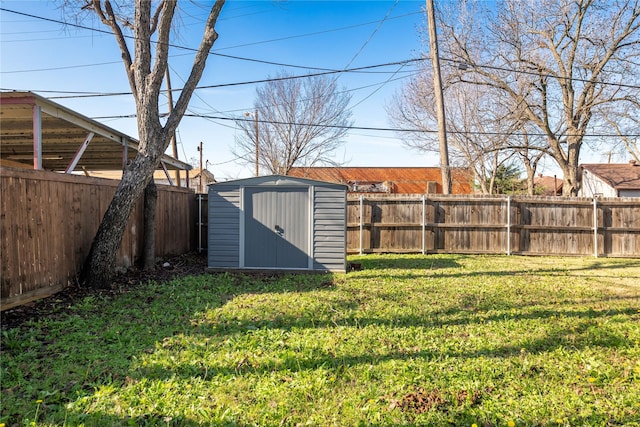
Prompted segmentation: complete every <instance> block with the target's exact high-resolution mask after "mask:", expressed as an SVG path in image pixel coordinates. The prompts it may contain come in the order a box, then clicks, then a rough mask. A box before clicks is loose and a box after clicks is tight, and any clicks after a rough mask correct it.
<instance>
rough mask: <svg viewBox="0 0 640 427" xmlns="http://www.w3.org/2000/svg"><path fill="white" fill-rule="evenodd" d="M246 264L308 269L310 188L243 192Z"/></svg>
mask: <svg viewBox="0 0 640 427" xmlns="http://www.w3.org/2000/svg"><path fill="white" fill-rule="evenodd" d="M244 194H245V196H244V212H245V233H244V236H245V237H244V265H245V267H262V268H304V269H306V268H309V224H310V221H309V190H308V188H307V187H301V188H297V187H291V188H275V189H274V188H259V187H254V188H252V187H246V188H245V190H244Z"/></svg>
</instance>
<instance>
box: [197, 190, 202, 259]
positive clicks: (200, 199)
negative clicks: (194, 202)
mask: <svg viewBox="0 0 640 427" xmlns="http://www.w3.org/2000/svg"><path fill="white" fill-rule="evenodd" d="M201 252H202V194H198V253H201Z"/></svg>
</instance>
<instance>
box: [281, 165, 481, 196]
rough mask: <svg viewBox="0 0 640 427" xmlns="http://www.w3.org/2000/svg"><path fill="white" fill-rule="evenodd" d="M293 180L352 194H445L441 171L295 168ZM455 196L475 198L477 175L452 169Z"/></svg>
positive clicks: (459, 169) (436, 168)
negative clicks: (336, 185)
mask: <svg viewBox="0 0 640 427" xmlns="http://www.w3.org/2000/svg"><path fill="white" fill-rule="evenodd" d="M289 175H290V176H295V177H299V178H308V179H314V180H318V181H325V182H335V183H340V184H346V185H348V186H349V192H350V193H378V194H380V193H383V194H384V193H388V194H442V175H441V171H440V168H438V167H424V168H422V167H407V168H402V167H380V168H378V167H309V168H305V167H294V168H291V170H290V171H289ZM451 181H452V188H451V193H452V194H471V193H472V189H473V175H472V173H471V170H470V169H467V168H452V169H451Z"/></svg>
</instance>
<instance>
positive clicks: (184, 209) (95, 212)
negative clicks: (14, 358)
mask: <svg viewBox="0 0 640 427" xmlns="http://www.w3.org/2000/svg"><path fill="white" fill-rule="evenodd" d="M0 177H1V180H0V194H1V198H2V199H1V202H2V203H0V218H1V222H0V245H1V246H0V261H1V274H2V277H1V283H0V285H1V294H0V308H1V309H2V310H5V309H8V308H11V307H14V306H16V305H20V304H23V303H25V302H28V301H31V300H33V299H37V298H41V297H44V296H48V295H51V294H53V293H55V292H58V291H59V290H61V289H63V288H64V287H66V286H67V285H68V284H70V283H73V282H74V281H75V280H76V276H77V273H78V272H79V270H80V268H81V266H82V263H83V262H84V260H85V258H86V256H87V254H88V252H89V249H90V248H91V243H92V241H93V237H94V235H95V233H96V231H97V229H98V226H99V224H100V222H101V221H102V216H103V215H104V212H105V211H106V209H107V206H108V205H109V202H110V201H111V198H112V197H113V194H114V193H115V191H116V187H117V185H118V182H117V181H113V180H107V179H100V178H90V177H85V176H76V175H65V174H59V173H53V172H44V171H32V170H19V169H12V168H4V167H2V168H0ZM195 209H196V204H195V195H194V193H193V192H192V191H191V190H187V189H182V188H176V187H168V186H164V185H159V186H158V211H157V213H156V221H157V222H156V226H157V229H156V254H157V255H158V256H163V255H172V254H182V253H186V252H189V251H190V250H192V249H195V238H196V234H195V233H196V229H195V227H194V221H193V218H194V216H195V215H196V210H195ZM143 221H144V219H143V207H142V202H141V201H140V202H138V204H137V206H136V208H135V209H134V212H133V213H132V215H131V217H130V219H129V222H128V224H127V228H126V231H125V234H124V237H123V239H122V243H121V245H120V248H119V250H118V255H117V264H118V265H119V266H123V267H128V266H131V265H132V264H133V263H134V262H135V261H136V260H137V259H138V258H140V257H141V256H142V248H143Z"/></svg>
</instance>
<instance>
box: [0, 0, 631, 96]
mask: <svg viewBox="0 0 640 427" xmlns="http://www.w3.org/2000/svg"><path fill="white" fill-rule="evenodd" d="M0 11H3V12H9V13H14V14H17V15H22V16H26V17H29V18H34V19H39V20H43V21H48V22H54V23H57V24H61V25H67V26H71V27H75V28H80V29H84V30H90V31H95V32H99V33H105V34H110V35H111V34H112V33H111V32H110V31H107V30H102V29H99V28H92V27H87V26H84V25H79V24H71V23H68V22H64V21H60V20H56V19H52V18H46V17H42V16H37V15H33V14H29V13H25V12H19V11H15V10H11V9H6V8H3V7H0ZM416 13H417V12H416ZM402 16H404V15H402ZM125 37H126V38H129V39H135V38H134V37H133V36H128V35H125ZM168 46H170V47H174V48H176V49H183V50H188V51H191V52H196V51H197V49H195V48H189V47H185V46H180V45H176V44H172V43H168ZM209 54H210V55H215V56H220V57H224V58H229V59H235V60H239V61H249V62H256V63H261V64H267V65H277V66H281V67H289V68H300V69H306V70H319V71H325V72H327V73H341V72H346V71H356V70H357V69H351V70H335V69H328V68H320V67H309V66H303V65H296V64H286V63H281V62H273V61H266V60H260V59H255V58H245V57H241V56H236V55H227V54H223V53H219V52H216V51H211V52H209ZM425 59H427V58H419V59H417V60H420V61H422V60H425ZM440 59H441V60H442V61H448V62H453V63H455V64H458V65H466V66H473V67H475V68H486V69H493V70H496V71H507V72H512V73H519V74H526V75H533V76H537V77H553V78H555V79H558V80H571V81H579V82H583V83H590V82H591V80H589V79H581V78H577V77H562V76H558V75H555V74H552V73H541V72H535V71H526V70H516V69H513V68H507V67H498V66H493V65H486V64H470V63H469V62H466V61H461V60H456V59H452V58H444V57H440ZM414 61H416V60H414ZM401 62H403V61H400V62H396V63H390V64H388V65H394V64H399V63H401ZM311 76H312V75H311ZM302 77H306V76H302ZM267 81H268V80H267ZM262 82H264V81H255V82H248V83H262ZM594 83H597V84H601V85H608V86H618V87H626V88H631V89H640V86H638V85H630V84H624V83H611V82H603V81H596V82H594ZM238 84H243V83H236V84H233V83H232V84H229V85H230V86H234V85H238ZM211 87H224V85H223V86H218V85H216V86H211ZM0 90H12V89H2V88H0ZM177 90H179V89H177ZM38 92H47V91H38ZM50 92H56V93H74V92H68V91H50ZM126 94H127V93H116V94H101V95H98V94H95V95H96V96H109V95H126Z"/></svg>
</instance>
